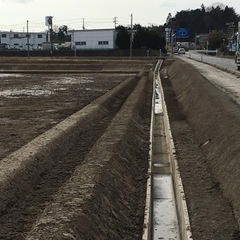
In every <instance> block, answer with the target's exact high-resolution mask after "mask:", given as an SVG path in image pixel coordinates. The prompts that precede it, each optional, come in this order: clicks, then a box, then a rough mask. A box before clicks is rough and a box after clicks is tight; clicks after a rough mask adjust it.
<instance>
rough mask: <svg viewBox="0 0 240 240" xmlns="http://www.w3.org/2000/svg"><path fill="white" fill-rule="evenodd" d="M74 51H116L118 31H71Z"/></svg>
mask: <svg viewBox="0 0 240 240" xmlns="http://www.w3.org/2000/svg"><path fill="white" fill-rule="evenodd" d="M68 32H69V34H70V35H71V47H72V49H73V50H75V49H76V50H109V49H115V48H116V47H117V46H116V43H115V42H116V38H117V33H118V31H117V30H116V29H95V30H69V31H68Z"/></svg>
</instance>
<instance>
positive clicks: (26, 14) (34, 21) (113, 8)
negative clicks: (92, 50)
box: [0, 0, 240, 32]
mask: <svg viewBox="0 0 240 240" xmlns="http://www.w3.org/2000/svg"><path fill="white" fill-rule="evenodd" d="M224 1H225V2H224ZM224 1H221V3H223V4H224V5H227V6H228V7H233V8H234V9H235V11H236V13H237V14H239V15H240V4H239V0H224ZM214 3H216V2H215V1H211V0H184V1H183V0H182V1H180V0H145V1H143V0H119V1H116V0H103V1H100V0H0V31H10V30H12V31H25V32H26V29H27V21H28V28H29V32H39V31H46V30H47V26H46V25H45V17H46V16H53V26H54V28H55V29H58V28H59V27H60V26H63V25H66V26H67V27H68V29H75V30H76V29H83V26H84V27H85V29H106V28H114V26H115V23H114V19H115V20H116V21H115V22H116V24H117V25H122V26H125V27H127V26H130V25H131V19H132V23H133V25H134V24H140V25H142V26H146V27H147V26H151V25H157V26H158V25H163V24H164V23H165V22H166V19H167V16H168V14H169V13H171V14H172V16H175V14H176V13H177V12H180V11H182V10H194V9H197V8H200V7H201V5H202V4H204V6H205V7H209V6H211V5H212V4H214ZM131 16H132V17H131Z"/></svg>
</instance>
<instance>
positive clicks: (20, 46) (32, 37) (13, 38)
mask: <svg viewBox="0 0 240 240" xmlns="http://www.w3.org/2000/svg"><path fill="white" fill-rule="evenodd" d="M46 38H47V34H46V33H45V32H29V33H28V36H27V33H26V32H13V31H9V32H7V31H4V32H0V45H1V46H2V48H3V46H4V48H6V49H16V50H27V49H28V41H29V50H41V49H42V43H43V42H46Z"/></svg>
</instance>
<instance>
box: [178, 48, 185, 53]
mask: <svg viewBox="0 0 240 240" xmlns="http://www.w3.org/2000/svg"><path fill="white" fill-rule="evenodd" d="M185 53H186V51H185V48H179V49H178V54H185Z"/></svg>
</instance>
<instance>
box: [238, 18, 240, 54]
mask: <svg viewBox="0 0 240 240" xmlns="http://www.w3.org/2000/svg"><path fill="white" fill-rule="evenodd" d="M239 34H240V22H238V35H237V52H238V51H239V39H240V36H239Z"/></svg>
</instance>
